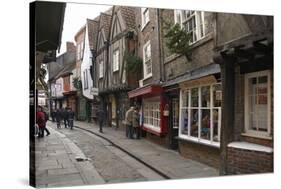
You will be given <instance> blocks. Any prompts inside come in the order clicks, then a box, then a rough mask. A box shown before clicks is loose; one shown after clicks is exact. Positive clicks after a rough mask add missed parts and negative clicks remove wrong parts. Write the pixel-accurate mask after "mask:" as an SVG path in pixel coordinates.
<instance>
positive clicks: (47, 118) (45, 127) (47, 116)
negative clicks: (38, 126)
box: [43, 111, 50, 136]
mask: <svg viewBox="0 0 281 189" xmlns="http://www.w3.org/2000/svg"><path fill="white" fill-rule="evenodd" d="M43 113H44V115H45V126H44V130H43V135H44V131H46V132H47V136H49V135H50V131H49V130H48V128H47V121H48V120H49V115H48V113H47V112H46V111H43Z"/></svg>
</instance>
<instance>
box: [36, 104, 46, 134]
mask: <svg viewBox="0 0 281 189" xmlns="http://www.w3.org/2000/svg"><path fill="white" fill-rule="evenodd" d="M36 124H37V125H38V127H39V133H38V137H39V138H41V137H44V127H45V114H44V112H43V110H42V107H41V106H38V107H37V111H36Z"/></svg>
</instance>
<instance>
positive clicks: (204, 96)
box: [201, 86, 210, 107]
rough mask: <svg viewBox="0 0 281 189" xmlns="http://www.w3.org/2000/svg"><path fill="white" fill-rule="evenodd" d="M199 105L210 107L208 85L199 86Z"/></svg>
mask: <svg viewBox="0 0 281 189" xmlns="http://www.w3.org/2000/svg"><path fill="white" fill-rule="evenodd" d="M201 106H202V107H210V86H205V87H202V88H201Z"/></svg>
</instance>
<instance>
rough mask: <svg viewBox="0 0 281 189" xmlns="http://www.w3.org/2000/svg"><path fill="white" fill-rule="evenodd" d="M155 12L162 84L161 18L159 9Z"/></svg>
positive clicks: (162, 80)
mask: <svg viewBox="0 0 281 189" xmlns="http://www.w3.org/2000/svg"><path fill="white" fill-rule="evenodd" d="M156 10H157V30H158V37H157V38H158V45H159V46H158V48H159V60H160V83H162V82H164V80H165V79H164V77H165V76H164V73H163V70H164V69H163V63H164V60H163V45H162V41H161V39H162V32H161V29H162V24H161V17H160V9H156Z"/></svg>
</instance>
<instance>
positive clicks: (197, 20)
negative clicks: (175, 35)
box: [174, 10, 206, 44]
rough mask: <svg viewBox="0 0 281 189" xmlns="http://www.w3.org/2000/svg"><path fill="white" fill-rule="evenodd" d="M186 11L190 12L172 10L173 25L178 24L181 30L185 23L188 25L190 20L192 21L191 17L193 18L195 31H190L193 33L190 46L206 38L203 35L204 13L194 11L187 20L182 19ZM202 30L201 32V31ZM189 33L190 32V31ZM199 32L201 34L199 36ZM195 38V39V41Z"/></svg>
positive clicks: (204, 34)
mask: <svg viewBox="0 0 281 189" xmlns="http://www.w3.org/2000/svg"><path fill="white" fill-rule="evenodd" d="M186 11H190V10H174V21H175V24H176V23H178V24H180V26H181V28H183V27H184V25H185V24H186V23H188V22H189V21H190V20H192V18H193V17H195V25H196V26H195V29H194V30H192V31H195V32H194V33H193V36H192V41H191V42H190V44H193V43H196V42H197V41H199V40H201V39H203V38H204V37H205V36H206V33H205V17H204V15H205V13H204V11H194V13H193V14H191V15H190V16H189V17H188V18H186V19H185V18H184V14H186ZM177 14H180V20H178V19H177ZM200 17H201V18H202V21H201V22H200ZM201 26H202V28H201ZM202 30H203V31H202ZM190 32H191V31H190ZM201 32H202V33H203V34H202V35H201ZM195 36H196V39H195Z"/></svg>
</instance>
